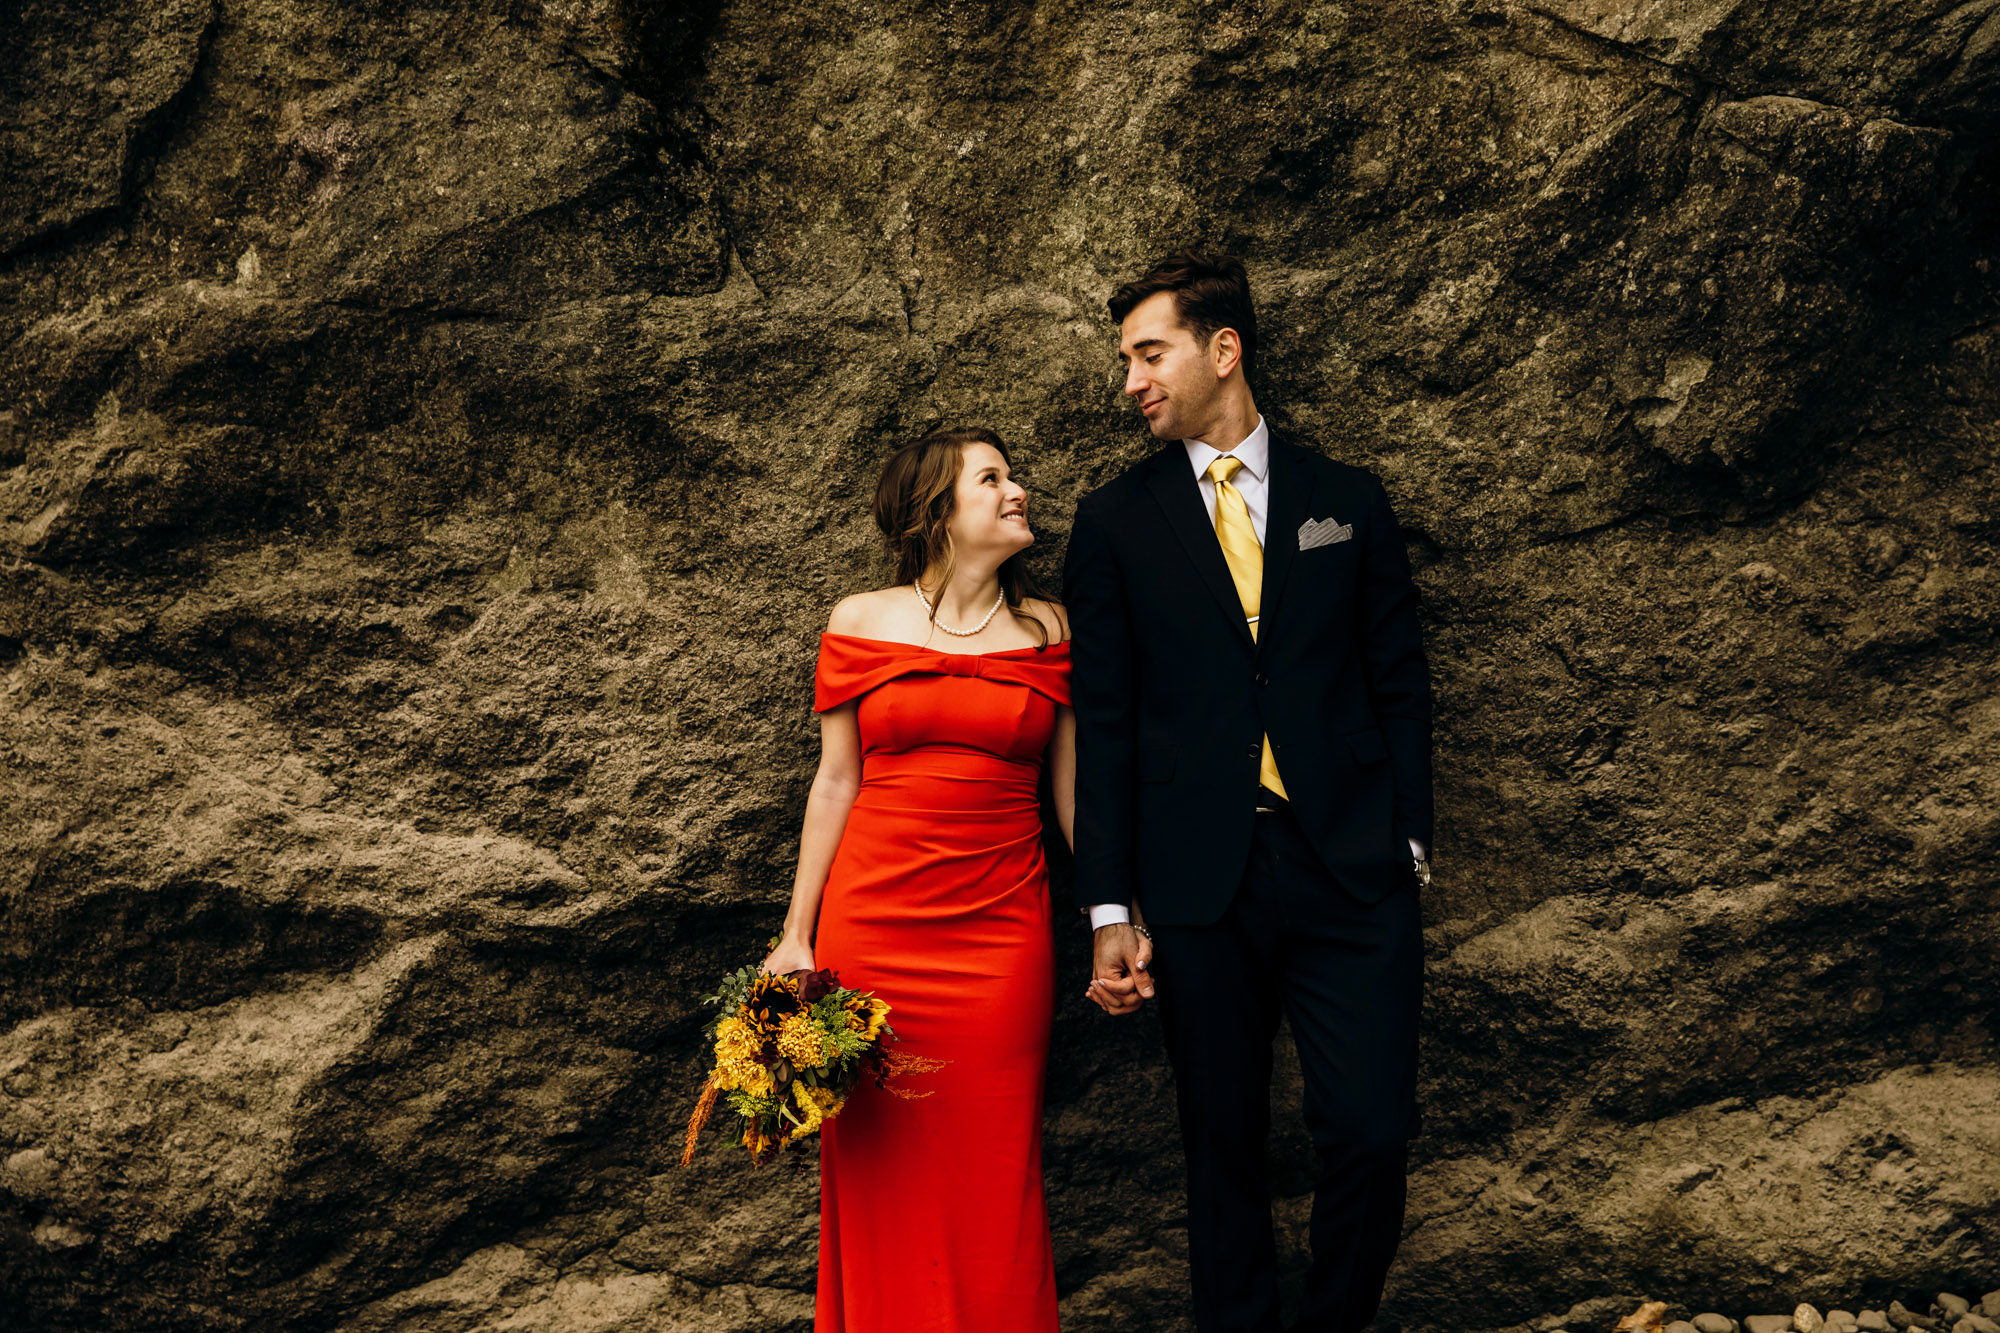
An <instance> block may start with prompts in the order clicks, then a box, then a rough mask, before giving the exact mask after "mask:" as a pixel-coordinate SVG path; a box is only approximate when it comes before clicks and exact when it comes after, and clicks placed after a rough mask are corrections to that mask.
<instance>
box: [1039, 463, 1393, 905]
mask: <svg viewBox="0 0 2000 1333" xmlns="http://www.w3.org/2000/svg"><path fill="white" fill-rule="evenodd" d="M1269 478H1270V481H1269V484H1270V492H1269V505H1268V517H1267V522H1266V533H1265V541H1264V585H1263V599H1262V606H1261V607H1260V610H1261V613H1262V614H1261V618H1260V622H1259V625H1258V638H1257V639H1255V640H1253V639H1252V638H1251V636H1250V629H1249V626H1248V624H1247V623H1246V622H1245V620H1244V617H1243V608H1242V604H1241V603H1240V602H1239V601H1238V599H1237V596H1236V587H1235V585H1234V584H1233V583H1232V582H1231V581H1230V578H1229V567H1228V565H1227V563H1225V561H1224V560H1223V556H1222V546H1221V543H1220V542H1218V541H1217V539H1216V536H1215V528H1214V526H1213V524H1212V523H1211V521H1210V520H1209V517H1208V514H1207V511H1206V509H1205V507H1204V506H1203V504H1202V499H1201V491H1200V489H1199V487H1198V485H1197V483H1196V480H1195V476H1194V471H1193V469H1192V468H1191V467H1189V466H1188V462H1187V456H1186V453H1185V451H1184V450H1183V449H1182V448H1181V446H1180V445H1179V444H1178V443H1172V444H1168V445H1166V446H1164V447H1162V448H1161V449H1160V450H1158V451H1157V452H1156V453H1154V454H1153V455H1152V456H1151V457H1150V458H1148V459H1146V460H1145V461H1144V462H1142V463H1139V464H1138V465H1137V466H1135V467H1133V468H1131V469H1129V470H1128V471H1126V472H1125V473H1124V474H1123V475H1121V476H1119V477H1118V478H1117V479H1116V480H1114V481H1111V482H1109V483H1107V484H1106V485H1104V486H1102V487H1100V488H1098V489H1097V490H1095V491H1092V492H1091V493H1090V494H1089V495H1087V496H1085V497H1084V498H1083V500H1082V501H1081V502H1080V503H1079V504H1078V505H1077V510H1076V522H1075V525H1074V526H1073V527H1072V528H1071V530H1070V538H1069V550H1068V553H1067V555H1066V557H1065V560H1064V566H1063V588H1064V600H1065V601H1066V602H1067V603H1068V606H1069V613H1070V626H1071V635H1072V642H1071V644H1070V664H1071V665H1070V670H1071V690H1072V693H1073V696H1074V699H1075V707H1076V728H1077V734H1076V746H1077V754H1076V892H1077V901H1078V902H1081V903H1128V904H1129V903H1131V902H1132V901H1133V900H1134V899H1135V897H1136V899H1137V900H1138V902H1139V904H1140V906H1141V907H1142V909H1143V910H1144V912H1145V914H1146V918H1147V920H1148V921H1149V922H1158V923H1160V924H1162V925H1206V924H1208V923H1210V922H1213V921H1215V920H1217V919H1219V918H1220V917H1221V916H1222V914H1223V912H1224V911H1226V910H1227V909H1228V906H1229V902H1230V899H1231V898H1232V897H1233V896H1234V895H1235V892H1236V885H1237V882H1238V881H1239V880H1240V879H1241V878H1242V875H1243V870H1244V867H1245V865H1246V864H1247V863H1248V860H1249V855H1250V840H1251V836H1252V826H1253V821H1254V820H1255V819H1256V813H1255V809H1256V792H1257V772H1258V758H1259V753H1260V747H1261V740H1262V738H1263V737H1264V736H1265V735H1269V736H1270V738H1271V746H1272V754H1273V757H1274V758H1275V759H1276V761H1277V765H1278V774H1279V777H1280V778H1281V779H1282V780H1283V781H1284V784H1285V790H1286V793H1287V794H1288V795H1289V797H1290V798H1291V803H1292V808H1293V811H1294V813H1295V814H1296V815H1297V816H1298V819H1299V822H1300V824H1301V826H1302V827H1303V828H1304V829H1305V832H1306V835H1307V836H1308V837H1309V838H1310V839H1311V840H1312V844H1313V846H1314V847H1315V848H1316V849H1317V850H1318V852H1319V855H1320V859H1321V860H1322V861H1323V862H1324V863H1325V866H1326V869H1327V870H1328V871H1329V872H1330V873H1331V874H1332V875H1333V877H1334V878H1335V879H1336V880H1337V881H1338V882H1339V883H1340V885H1341V886H1342V887H1343V888H1345V889H1346V890H1347V891H1348V892H1349V893H1351V894H1353V895H1354V896H1355V897H1357V898H1360V899H1362V900H1363V901H1367V902H1375V901H1379V900H1380V899H1382V898H1384V897H1387V896H1388V895H1389V894H1391V893H1394V892H1396V891H1398V890H1399V889H1407V888H1409V887H1411V886H1412V884H1413V882H1414V874H1413V872H1412V869H1411V864H1410V848H1409V841H1408V840H1409V839H1411V838H1415V839H1417V840H1418V841H1419V842H1421V843H1423V844H1424V845H1425V846H1426V847H1428V846H1429V845H1430V842H1431V686H1430V672H1429V668H1428V667H1427V665H1426V664H1425V661H1424V651H1423V636H1422V631H1421V630H1420V628H1419V626H1418V622H1417V591H1416V586H1415V584H1413V583H1412V582H1411V579H1410V566H1409V560H1408V557H1407V555H1406V554H1405V552H1404V549H1403V538H1402V534H1401V532H1400V531H1399V530H1398V528H1397V526H1396V518H1395V515H1394V514H1393V513H1391V512H1390V509H1389V497H1388V495H1387V493H1385V492H1384V491H1383V489H1382V483H1381V482H1380V481H1378V480H1376V478H1375V476H1374V474H1372V473H1370V472H1367V471H1365V470H1363V469H1361V468H1356V467H1349V466H1347V465H1345V464H1342V463H1336V462H1334V461H1333V460H1331V459H1329V458H1326V457H1324V456H1322V455H1320V454H1318V453H1315V452H1313V451H1311V450H1308V449H1303V448H1300V447H1298V446H1297V445H1295V444H1292V443H1290V442H1289V441H1287V440H1283V439H1280V438H1278V437H1277V436H1276V435H1275V434H1274V435H1273V437H1272V440H1271V465H1270V474H1269ZM1326 519H1331V520H1333V521H1334V523H1336V524H1339V525H1348V526H1351V527H1352V533H1351V535H1350V536H1348V537H1347V538H1345V539H1344V540H1339V541H1334V542H1331V543H1329V544H1326V545H1320V546H1315V547H1313V548H1311V549H1308V550H1304V551H1301V550H1300V549H1299V529H1300V527H1301V526H1302V525H1304V524H1306V523H1307V522H1308V521H1318V520H1326Z"/></svg>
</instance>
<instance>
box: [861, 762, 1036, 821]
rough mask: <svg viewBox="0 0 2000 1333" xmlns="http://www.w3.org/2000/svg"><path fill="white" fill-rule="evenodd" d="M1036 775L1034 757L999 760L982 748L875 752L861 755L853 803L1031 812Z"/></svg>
mask: <svg viewBox="0 0 2000 1333" xmlns="http://www.w3.org/2000/svg"><path fill="white" fill-rule="evenodd" d="M1041 776H1042V765H1041V762H1040V761H1039V760H1033V759H1031V760H1026V761H1023V760H1017V759H1003V758H1001V757H1000V756H999V755H996V754H989V753H987V752H986V751H984V750H969V749H960V748H957V747H953V746H942V745H939V746H927V747H925V748H924V749H921V750H904V751H885V752H878V753H874V754H869V755H865V756H863V758H862V761H861V789H860V791H859V792H858V793H857V794H856V797H855V805H856V806H857V807H866V808H872V809H879V810H895V809H906V810H907V809H924V810H928V811H932V812H944V811H952V812H962V813H968V814H972V813H977V814H991V815H1016V816H1029V817H1033V816H1035V814H1036V811H1037V810H1038V809H1039V808H1040V807H1039V796H1038V789H1039V785H1040V782H1041Z"/></svg>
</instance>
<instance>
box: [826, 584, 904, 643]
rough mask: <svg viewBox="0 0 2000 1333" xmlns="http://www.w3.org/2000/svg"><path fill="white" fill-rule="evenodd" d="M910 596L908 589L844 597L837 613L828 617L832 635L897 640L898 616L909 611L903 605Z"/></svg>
mask: <svg viewBox="0 0 2000 1333" xmlns="http://www.w3.org/2000/svg"><path fill="white" fill-rule="evenodd" d="M898 592H901V593H903V595H904V597H907V596H908V595H909V592H908V590H907V589H904V588H877V589H875V590H874V591H873V592H857V593H855V594H854V595H853V596H852V597H843V598H841V599H840V601H839V603H838V604H837V605H835V606H834V608H833V614H832V615H831V616H829V617H827V622H826V632H827V633H828V634H848V635H852V636H853V637H855V638H857V639H893V638H895V637H896V635H895V634H894V633H892V632H891V631H892V630H893V629H894V628H895V622H896V619H897V613H898V612H899V611H906V610H907V609H908V608H906V607H904V606H902V605H901V603H902V600H903V598H899V597H897V596H896V594H897V593H898Z"/></svg>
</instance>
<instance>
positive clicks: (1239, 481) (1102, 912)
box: [1089, 416, 1424, 930]
mask: <svg viewBox="0 0 2000 1333" xmlns="http://www.w3.org/2000/svg"><path fill="white" fill-rule="evenodd" d="M1181 448H1183V449H1185V450H1186V451H1187V459H1188V465H1189V466H1190V467H1192V468H1193V469H1194V476H1195V485H1196V486H1197V487H1199V488H1200V490H1201V503H1202V507H1203V508H1205V509H1207V510H1208V522H1209V526H1211V527H1213V526H1214V525H1215V483H1214V482H1213V481H1211V480H1209V476H1208V469H1209V465H1210V464H1212V463H1213V462H1215V460H1216V459H1218V458H1222V457H1225V456H1226V455H1229V454H1234V455H1235V456H1236V457H1237V458H1238V459H1239V460H1240V461H1241V462H1242V464H1243V466H1242V467H1240V468H1238V469H1236V475H1235V476H1233V477H1231V478H1230V479H1229V484H1230V485H1231V486H1234V487H1235V488H1236V493H1237V494H1238V495H1241V496H1242V497H1243V507H1244V508H1245V509H1248V510H1249V511H1250V526H1251V527H1253V528H1255V529H1256V530H1257V544H1258V545H1259V546H1262V545H1264V521H1265V519H1267V518H1268V517H1269V516H1270V513H1271V505H1270V500H1271V432H1270V429H1269V428H1268V427H1266V426H1265V425H1264V418H1263V417H1262V416H1259V417H1258V418H1257V424H1256V425H1255V426H1253V427H1252V428H1251V430H1250V433H1249V434H1248V435H1246V436H1244V437H1243V439H1242V441H1241V442H1240V443H1239V444H1237V446H1236V447H1235V448H1234V449H1218V448H1216V447H1215V446H1214V445H1212V444H1209V443H1207V442H1206V441H1203V440H1182V441H1181ZM1410 854H1411V855H1412V856H1414V857H1416V858H1417V859H1418V860H1419V861H1421V860H1423V859H1424V848H1423V844H1422V843H1420V842H1418V841H1417V840H1416V839H1415V838H1412V839H1410ZM1089 910H1090V928H1091V929H1092V930H1097V929H1100V928H1101V927H1104V926H1109V925H1115V924H1117V923H1118V922H1121V921H1130V920H1131V919H1132V913H1131V910H1130V909H1129V908H1127V907H1126V906H1125V904H1123V903H1098V904H1096V905H1095V906H1093V907H1091V908H1090V909H1089Z"/></svg>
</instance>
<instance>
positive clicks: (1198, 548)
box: [1146, 442, 1297, 647]
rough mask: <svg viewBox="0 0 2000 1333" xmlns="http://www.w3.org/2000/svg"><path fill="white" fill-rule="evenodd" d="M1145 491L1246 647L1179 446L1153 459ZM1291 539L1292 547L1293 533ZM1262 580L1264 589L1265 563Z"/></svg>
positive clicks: (1232, 590)
mask: <svg viewBox="0 0 2000 1333" xmlns="http://www.w3.org/2000/svg"><path fill="white" fill-rule="evenodd" d="M1146 489H1147V490H1149V491H1151V492H1152V493H1153V499H1154V500H1156V501H1158V502H1159V506H1160V512H1161V513H1162V514H1164V515H1165V516H1166V520H1167V526H1168V527H1169V528H1172V529H1173V533H1174V536H1176V537H1178V538H1179V539H1180V543H1181V546H1182V547H1184V548H1185V549H1186V551H1187V554H1188V559H1189V560H1192V561H1193V562H1194V568H1195V572H1196V573H1197V574H1199V575H1201V581H1202V582H1203V583H1204V584H1206V585H1207V587H1208V590H1209V592H1210V593H1212V594H1213V595H1214V597H1215V600H1216V604H1217V605H1218V606H1219V607H1220V608H1221V609H1222V612H1223V615H1224V616H1225V617H1226V618H1227V619H1228V621H1229V623H1230V624H1231V625H1233V626H1235V632H1236V636H1237V638H1238V639H1240V640H1241V641H1242V642H1243V644H1244V646H1245V647H1249V646H1250V626H1249V623H1248V622H1247V621H1245V620H1244V619H1243V603H1242V602H1241V601H1240V600H1239V599H1238V598H1237V596H1236V583H1235V581H1234V580H1232V579H1231V578H1230V577H1229V562H1228V561H1226V560H1224V559H1223V558H1222V543H1221V542H1219V541H1217V540H1216V537H1215V528H1214V527H1213V526H1212V525H1211V524H1210V523H1209V521H1208V510H1207V509H1206V508H1205V507H1203V505H1202V503H1201V488H1200V486H1198V485H1197V484H1196V483H1195V479H1194V470H1193V469H1192V468H1190V467H1189V466H1188V461H1187V451H1186V450H1185V449H1183V448H1182V447H1181V445H1180V444H1179V442H1175V443H1173V444H1168V445H1163V446H1162V447H1161V448H1160V451H1159V452H1158V453H1156V454H1154V455H1153V468H1152V471H1151V473H1150V474H1149V475H1148V476H1147V478H1146ZM1293 539H1294V543H1295V544H1296V540H1297V534H1296V533H1295V534H1293ZM1264 577H1265V579H1266V581H1267V583H1266V586H1268V580H1269V579H1270V566H1269V564H1268V562H1267V563H1266V565H1265V574H1264ZM1260 627H1261V626H1260Z"/></svg>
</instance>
